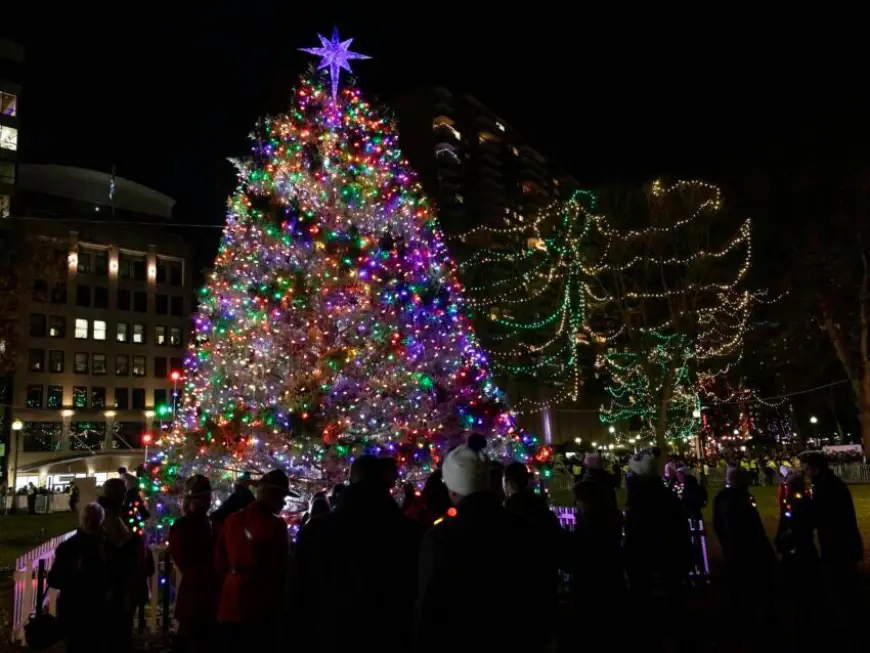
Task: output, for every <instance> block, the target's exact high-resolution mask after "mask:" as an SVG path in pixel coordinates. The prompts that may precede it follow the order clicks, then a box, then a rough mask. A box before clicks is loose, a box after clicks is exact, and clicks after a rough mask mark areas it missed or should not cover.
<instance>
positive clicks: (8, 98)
mask: <svg viewBox="0 0 870 653" xmlns="http://www.w3.org/2000/svg"><path fill="white" fill-rule="evenodd" d="M17 105H18V98H17V97H15V95H14V94H12V93H3V92H0V116H9V117H10V118H12V117H14V116H15V115H16V113H17Z"/></svg>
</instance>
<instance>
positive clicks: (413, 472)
mask: <svg viewBox="0 0 870 653" xmlns="http://www.w3.org/2000/svg"><path fill="white" fill-rule="evenodd" d="M253 141H254V145H253V148H252V150H253V151H252V155H251V157H250V159H248V160H247V161H244V162H240V163H238V164H237V165H238V168H239V180H240V182H239V187H238V189H237V191H236V192H235V194H234V195H233V197H232V198H231V200H230V202H229V211H228V218H227V224H226V226H225V229H224V233H223V237H222V242H221V245H220V249H219V253H218V256H217V260H216V261H215V264H214V268H213V271H212V272H211V274H210V277H209V279H208V283H207V286H206V287H205V288H203V290H202V291H201V296H200V308H199V312H198V314H197V315H196V317H195V338H194V342H192V343H191V346H190V350H189V353H188V357H187V359H186V363H185V367H186V379H185V388H184V403H183V406H182V409H181V415H180V419H179V422H178V423H177V424H176V425H175V427H174V428H173V429H171V431H169V432H168V433H167V434H166V435H164V437H163V439H162V442H161V443H160V448H159V451H158V453H157V454H156V455H155V457H154V458H152V461H153V462H152V466H151V474H152V478H153V479H154V480H153V483H152V487H151V490H156V491H158V492H171V491H172V489H173V487H176V486H177V484H178V483H179V482H180V480H181V479H182V478H183V477H186V476H188V475H189V474H191V473H204V474H206V475H208V476H210V477H211V478H212V479H213V480H214V479H215V478H216V477H217V478H219V477H222V476H223V477H230V476H233V475H234V474H238V473H241V472H243V471H250V472H252V473H254V474H257V473H262V472H264V471H266V470H268V469H272V468H275V467H280V468H283V469H285V470H286V471H287V472H288V474H289V475H290V476H291V479H292V482H293V485H294V487H295V489H297V490H298V491H299V492H300V493H301V494H307V493H308V492H310V491H311V490H315V489H316V490H320V489H324V488H326V487H327V486H329V485H331V484H332V483H334V482H336V481H340V480H343V479H344V473H345V470H346V467H347V463H348V461H350V460H351V459H352V458H353V457H354V456H357V455H360V454H362V453H372V454H374V455H391V456H395V457H396V458H397V459H398V461H399V465H400V474H401V475H402V476H403V477H405V478H409V479H422V478H423V477H424V475H425V474H426V473H428V472H429V471H430V470H431V469H432V467H433V465H435V464H437V462H438V461H439V458H440V456H442V455H443V454H444V452H445V451H446V449H447V448H448V446H449V445H450V444H451V443H453V442H456V441H457V440H458V439H459V438H461V437H462V436H465V435H467V434H468V433H470V432H479V433H482V434H484V435H486V436H487V437H488V438H491V439H490V447H491V448H492V450H493V453H494V455H496V456H499V457H506V458H507V457H510V458H513V459H519V460H524V461H529V462H532V461H533V459H534V458H535V456H537V458H538V459H539V462H541V460H540V459H541V457H542V456H543V458H547V457H548V454H547V453H546V451H543V452H542V449H541V448H540V447H538V446H537V445H536V439H535V438H534V437H533V436H531V435H528V434H526V433H522V432H520V431H519V430H518V429H517V428H516V426H515V418H514V415H513V413H512V411H511V410H510V408H509V407H508V405H507V404H506V403H505V398H504V396H503V393H502V392H501V391H500V390H499V388H498V387H496V385H495V384H494V383H493V381H492V379H491V377H490V374H489V372H488V370H487V361H486V357H485V355H484V353H483V352H482V351H481V349H480V347H479V346H478V343H477V340H476V338H475V334H474V332H473V330H472V328H471V325H470V322H469V319H468V318H467V316H466V307H465V305H464V299H463V293H462V287H461V285H460V284H459V282H458V281H457V277H456V274H455V265H454V263H453V262H452V260H451V258H450V256H449V254H448V252H447V249H446V246H445V244H444V242H443V238H442V235H441V232H440V230H439V228H438V225H437V221H436V219H435V216H434V215H433V213H432V210H431V209H430V207H429V206H428V204H427V200H426V198H425V197H424V196H423V193H422V189H421V186H420V184H419V183H418V181H417V180H416V179H415V176H414V173H413V172H412V171H411V170H410V168H409V166H408V164H407V162H406V161H405V160H404V159H403V158H402V155H401V152H400V150H399V147H398V135H397V132H396V127H395V124H394V122H393V121H392V120H391V119H389V118H388V117H387V116H386V115H384V113H382V112H379V111H377V110H376V109H374V108H373V107H372V106H371V105H369V104H368V103H367V102H366V101H364V100H363V99H362V98H361V97H360V93H359V91H358V90H357V89H355V88H342V89H341V90H340V91H338V93H337V95H336V97H335V99H333V98H332V97H331V95H330V93H329V81H328V80H325V79H324V78H323V75H320V74H316V73H315V74H311V75H309V76H305V77H303V78H302V80H301V84H300V86H299V88H298V89H297V91H296V92H295V96H294V99H293V102H292V106H291V109H290V110H289V112H288V113H286V114H284V115H281V116H278V117H274V118H267V119H265V120H264V121H263V122H262V124H261V125H260V126H259V129H258V130H257V133H256V134H254V136H253ZM162 510H163V511H164V512H166V506H165V505H163V506H162Z"/></svg>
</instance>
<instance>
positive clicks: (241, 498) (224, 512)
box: [211, 472, 254, 529]
mask: <svg viewBox="0 0 870 653" xmlns="http://www.w3.org/2000/svg"><path fill="white" fill-rule="evenodd" d="M250 486H251V475H250V474H249V473H248V472H243V473H242V474H241V475H240V476H239V477H238V478H237V479H236V480H235V482H234V483H233V493H232V494H231V495H230V496H228V497H227V498H226V500H225V501H224V502H223V503H222V504H221V505H219V506H218V508H217V510H215V511H214V512H213V513H212V514H211V522H212V524H213V525H214V527H215V528H216V529H220V527H221V526H223V524H224V522H225V521H226V520H227V517H229V516H230V515H232V514H233V513H234V512H238V511H239V510H242V509H243V508H247V507H248V506H249V505H250V504H252V503H254V493H253V492H251V489H250Z"/></svg>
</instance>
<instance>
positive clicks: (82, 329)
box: [76, 318, 88, 340]
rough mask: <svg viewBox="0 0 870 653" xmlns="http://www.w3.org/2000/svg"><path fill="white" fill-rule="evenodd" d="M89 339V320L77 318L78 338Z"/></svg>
mask: <svg viewBox="0 0 870 653" xmlns="http://www.w3.org/2000/svg"><path fill="white" fill-rule="evenodd" d="M87 339H88V321H87V320H83V319H81V318H76V340H87Z"/></svg>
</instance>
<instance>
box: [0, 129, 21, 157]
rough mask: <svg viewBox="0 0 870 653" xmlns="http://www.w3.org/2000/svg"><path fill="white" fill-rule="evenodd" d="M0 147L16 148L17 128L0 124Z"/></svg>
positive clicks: (6, 148) (5, 148)
mask: <svg viewBox="0 0 870 653" xmlns="http://www.w3.org/2000/svg"><path fill="white" fill-rule="evenodd" d="M0 149H4V150H13V151H15V150H17V149H18V130H17V129H15V127H7V126H6V125H0Z"/></svg>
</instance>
